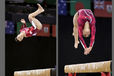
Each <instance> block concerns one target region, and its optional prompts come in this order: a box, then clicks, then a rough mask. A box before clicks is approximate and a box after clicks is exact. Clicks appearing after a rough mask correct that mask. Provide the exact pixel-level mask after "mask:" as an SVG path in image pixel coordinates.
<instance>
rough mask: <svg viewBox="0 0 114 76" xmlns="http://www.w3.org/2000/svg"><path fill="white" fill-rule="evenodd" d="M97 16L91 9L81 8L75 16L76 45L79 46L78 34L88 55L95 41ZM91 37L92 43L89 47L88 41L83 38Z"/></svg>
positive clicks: (74, 33)
mask: <svg viewBox="0 0 114 76" xmlns="http://www.w3.org/2000/svg"><path fill="white" fill-rule="evenodd" d="M95 23H96V21H95V17H94V15H93V13H92V11H91V10H90V9H80V10H78V12H76V14H75V15H74V18H73V25H74V27H73V36H74V40H75V43H74V47H75V48H78V44H79V41H78V36H79V40H80V42H81V44H82V46H83V48H84V54H85V55H88V54H89V53H90V51H91V50H92V47H93V44H94V41H95V33H96V27H95ZM90 34H91V38H90V45H89V47H87V46H86V43H85V41H84V39H83V36H84V37H89V36H90Z"/></svg>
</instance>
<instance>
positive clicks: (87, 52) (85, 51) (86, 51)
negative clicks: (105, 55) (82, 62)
mask: <svg viewBox="0 0 114 76" xmlns="http://www.w3.org/2000/svg"><path fill="white" fill-rule="evenodd" d="M91 50H92V47H89V48H85V50H84V55H88V54H89V53H90V52H91Z"/></svg>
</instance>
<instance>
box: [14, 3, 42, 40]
mask: <svg viewBox="0 0 114 76" xmlns="http://www.w3.org/2000/svg"><path fill="white" fill-rule="evenodd" d="M37 5H38V9H37V10H36V11H35V12H33V13H30V14H29V15H28V19H29V21H30V23H31V24H32V26H31V27H27V26H26V21H25V20H24V19H21V23H23V25H22V26H21V29H20V33H19V34H18V35H17V37H16V40H18V41H22V40H23V38H24V37H31V36H35V35H36V34H37V33H38V32H39V31H40V30H41V29H42V24H41V23H40V21H39V20H38V19H36V18H35V16H37V15H38V14H40V13H42V12H44V9H43V8H42V6H41V5H40V4H37Z"/></svg>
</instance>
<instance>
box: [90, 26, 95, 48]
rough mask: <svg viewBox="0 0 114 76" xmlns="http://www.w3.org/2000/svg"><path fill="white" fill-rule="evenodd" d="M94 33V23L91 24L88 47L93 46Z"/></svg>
mask: <svg viewBox="0 0 114 76" xmlns="http://www.w3.org/2000/svg"><path fill="white" fill-rule="evenodd" d="M95 33H96V27H95V24H93V25H92V26H91V38H90V45H89V47H93V44H94V41H95Z"/></svg>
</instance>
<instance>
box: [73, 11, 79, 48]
mask: <svg viewBox="0 0 114 76" xmlns="http://www.w3.org/2000/svg"><path fill="white" fill-rule="evenodd" d="M77 18H78V12H77V13H76V14H75V15H74V18H73V25H74V27H73V35H74V39H75V44H76V46H75V48H77V47H78V43H79V41H78V22H77Z"/></svg>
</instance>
